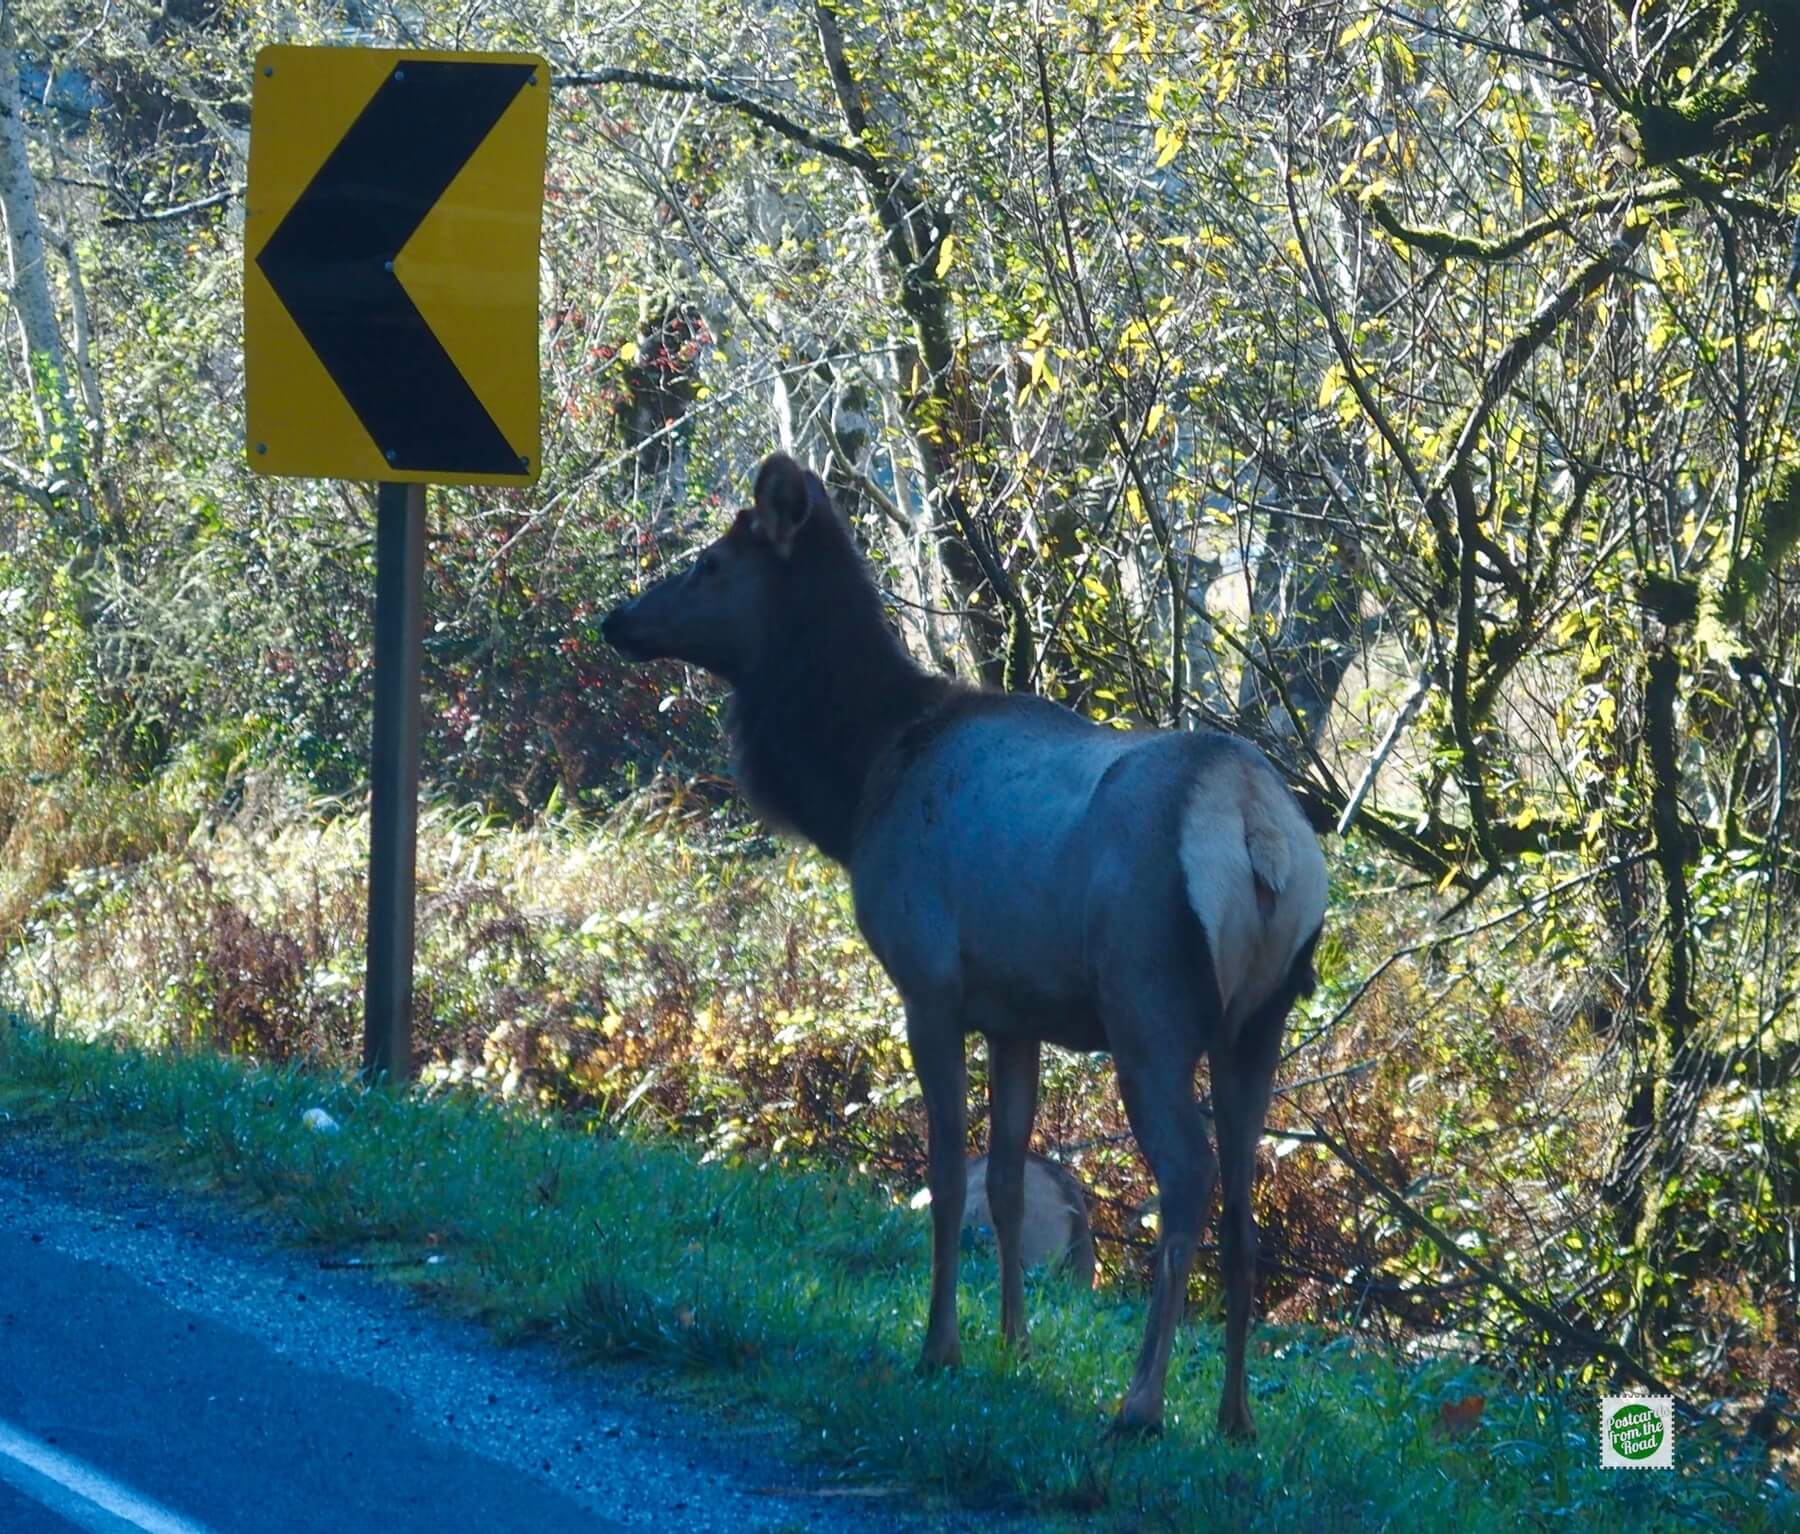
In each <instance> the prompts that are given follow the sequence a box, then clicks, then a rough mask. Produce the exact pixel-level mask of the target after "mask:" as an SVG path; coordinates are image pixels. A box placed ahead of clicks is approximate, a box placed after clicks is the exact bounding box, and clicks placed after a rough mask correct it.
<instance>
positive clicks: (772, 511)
mask: <svg viewBox="0 0 1800 1534" xmlns="http://www.w3.org/2000/svg"><path fill="white" fill-rule="evenodd" d="M807 478H808V476H807V473H806V470H805V469H803V468H801V467H800V465H799V464H797V463H795V462H794V460H793V459H792V458H790V457H788V455H787V454H786V453H776V454H775V455H774V456H773V457H772V458H770V459H768V461H767V462H765V463H764V464H763V466H762V467H761V468H760V469H758V470H757V471H756V497H755V501H754V503H753V504H752V506H751V508H750V527H751V530H752V531H754V532H755V533H756V534H757V535H758V536H759V537H761V538H763V539H765V540H767V542H768V543H769V545H770V546H771V547H772V548H773V549H774V550H775V552H776V553H777V554H779V555H780V556H781V557H782V558H783V559H786V558H787V557H788V556H789V555H790V554H792V553H793V552H794V537H795V535H796V534H797V533H798V532H799V531H800V529H801V528H802V527H804V526H805V525H806V519H807V518H808V517H809V516H811V515H812V494H811V491H810V488H809V487H808V485H807V482H806V481H807Z"/></svg>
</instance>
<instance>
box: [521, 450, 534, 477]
mask: <svg viewBox="0 0 1800 1534" xmlns="http://www.w3.org/2000/svg"><path fill="white" fill-rule="evenodd" d="M519 472H520V473H521V474H529V473H530V472H531V460H530V459H529V458H527V457H526V456H525V455H524V454H523V453H521V454H519Z"/></svg>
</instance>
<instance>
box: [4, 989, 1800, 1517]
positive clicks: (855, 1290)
mask: <svg viewBox="0 0 1800 1534" xmlns="http://www.w3.org/2000/svg"><path fill="white" fill-rule="evenodd" d="M0 1104H3V1105H4V1106H5V1107H6V1108H7V1110H8V1111H9V1112H10V1113H12V1114H13V1115H14V1116H15V1118H18V1119H20V1120H22V1121H25V1122H28V1123H33V1124H39V1125H42V1126H45V1127H47V1128H52V1129H55V1130H58V1131H60V1132H62V1133H71V1134H96V1135H103V1136H107V1137H111V1138H112V1139H113V1140H114V1141H115V1142H116V1141H117V1140H118V1138H119V1137H120V1136H121V1135H123V1136H125V1137H126V1138H128V1139H129V1141H130V1143H132V1144H134V1145H135V1146H137V1147H138V1148H139V1149H140V1150H142V1151H144V1152H145V1153H147V1154H149V1155H150V1156H152V1157H153V1158H154V1159H155V1160H156V1161H157V1162H158V1163H159V1164H160V1165H161V1166H163V1167H164V1168H165V1169H170V1170H174V1171H178V1172H181V1173H185V1174H188V1175H200V1176H203V1177H204V1178H206V1179H207V1180H208V1181H209V1182H211V1183H214V1184H216V1185H220V1186H223V1187H226V1188H229V1189H231V1190H235V1191H236V1192H237V1193H238V1194H239V1195H241V1196H243V1197H246V1198H248V1199H249V1200H250V1201H252V1202H254V1203H257V1204H262V1205H265V1206H268V1207H270V1208H272V1209H274V1210H275V1211H276V1212H277V1213H278V1214H279V1215H280V1216H281V1217H282V1219H283V1220H284V1221H286V1222H290V1225H291V1228H293V1229H295V1230H296V1231H297V1232H298V1234H299V1236H300V1237H301V1238H302V1239H304V1240H308V1241H314V1242H319V1243H329V1244H333V1245H338V1244H344V1243H350V1244H355V1245H359V1246H363V1247H367V1248H371V1249H374V1250H379V1251H383V1252H385V1253H388V1254H390V1255H392V1254H396V1253H398V1254H402V1255H407V1254H410V1255H416V1256H418V1257H419V1259H420V1265H419V1266H418V1267H417V1268H416V1269H410V1270H409V1269H394V1270H389V1271H396V1272H400V1273H404V1274H407V1275H408V1281H409V1282H413V1283H415V1284H416V1285H418V1286H419V1287H421V1288H423V1289H425V1290H427V1291H428V1292H429V1293H430V1294H431V1295H432V1296H433V1297H435V1298H436V1299H438V1300H439V1301H440V1302H442V1303H445V1304H447V1305H449V1306H452V1307H455V1308H457V1309H459V1310H461V1311H463V1312H465V1313H471V1314H475V1315H478V1316H480V1317H482V1318H483V1319H485V1320H487V1321H488V1322H489V1323H490V1324H491V1325H492V1326H493V1327H494V1328H495V1329H496V1331H497V1332H498V1333H500V1334H501V1335H502V1336H505V1337H513V1338H522V1337H532V1336H549V1337H552V1338H554V1339H556V1340H557V1341H558V1342H559V1343H560V1344H561V1345H564V1346H567V1347H569V1348H571V1349H574V1350H576V1351H578V1352H581V1353H584V1354H587V1355H590V1356H594V1357H601V1358H643V1359H650V1360H653V1361H655V1362H656V1363H658V1364H659V1365H661V1366H662V1367H663V1369H664V1371H665V1373H666V1374H667V1376H669V1377H670V1378H682V1379H685V1380H688V1381H700V1382H702V1383H703V1384H704V1387H705V1391H706V1393H707V1394H708V1395H709V1396H711V1397H713V1398H715V1399H717V1398H720V1397H724V1398H729V1399H731V1400H734V1401H737V1402H741V1403H760V1404H761V1405H763V1406H765V1407H767V1408H772V1409H773V1410H774V1411H776V1412H778V1413H780V1414H782V1415H784V1416H785V1417H786V1418H787V1419H789V1420H790V1421H791V1422H792V1423H793V1424H794V1426H795V1434H794V1442H795V1446H796V1448H797V1450H799V1451H800V1452H803V1453H805V1454H806V1455H808V1456H809V1457H813V1458H816V1459H819V1460H822V1461H824V1462H826V1463H827V1464H829V1465H830V1466H832V1467H835V1468H836V1469H837V1470H838V1471H839V1472H840V1473H841V1474H843V1475H844V1476H846V1477H848V1478H853V1479H871V1478H880V1479H883V1480H893V1479H902V1480H905V1481H908V1482H911V1483H913V1484H915V1485H917V1486H919V1487H920V1488H921V1489H928V1490H935V1491H939V1492H942V1493H944V1494H947V1495H948V1496H950V1497H952V1498H954V1499H956V1500H959V1501H962V1502H965V1503H969V1504H972V1505H990V1506H1000V1507H1007V1508H1012V1509H1018V1510H1032V1511H1036V1512H1039V1513H1045V1514H1050V1513H1057V1512H1062V1513H1067V1514H1069V1515H1070V1516H1071V1517H1073V1516H1074V1515H1076V1514H1084V1515H1086V1516H1084V1517H1083V1518H1082V1520H1081V1521H1082V1524H1083V1526H1084V1527H1091V1528H1103V1529H1109V1528H1115V1527H1116V1528H1121V1529H1123V1528H1137V1527H1152V1528H1157V1527H1167V1528H1211V1527H1232V1528H1242V1529H1256V1530H1262V1529H1269V1530H1290V1529H1291V1530H1315V1529H1330V1530H1334V1531H1357V1530H1380V1529H1396V1530H1406V1529H1427V1528H1429V1529H1434V1530H1438V1529H1446V1530H1455V1529H1482V1530H1489V1529H1512V1528H1527V1529H1570V1530H1589V1529H1601V1528H1620V1529H1631V1530H1634V1531H1652V1530H1664V1529H1667V1530H1675V1529H1681V1530H1691V1529H1695V1528H1702V1529H1705V1528H1744V1529H1753V1530H1755V1529H1770V1530H1773V1529H1791V1528H1793V1527H1795V1526H1796V1522H1797V1520H1800V1503H1797V1501H1796V1499H1794V1498H1793V1497H1791V1496H1788V1495H1786V1494H1783V1493H1780V1492H1770V1493H1767V1494H1766V1495H1765V1494H1764V1493H1762V1492H1759V1490H1758V1488H1757V1485H1756V1477H1755V1475H1754V1474H1752V1473H1750V1472H1747V1471H1737V1470H1733V1469H1731V1468H1730V1467H1729V1465H1728V1464H1727V1462H1726V1461H1725V1460H1724V1459H1723V1458H1722V1457H1721V1456H1718V1455H1715V1454H1709V1453H1703V1452H1702V1450H1701V1448H1700V1446H1699V1445H1698V1443H1697V1441H1696V1438H1695V1435H1694V1434H1693V1433H1692V1432H1689V1433H1687V1434H1685V1435H1684V1436H1683V1437H1682V1438H1681V1439H1679V1440H1678V1449H1677V1452H1678V1458H1679V1460H1680V1462H1681V1463H1683V1464H1684V1465H1685V1467H1686V1468H1685V1469H1684V1470H1683V1472H1682V1473H1679V1474H1674V1475H1668V1474H1660V1473H1617V1472H1603V1471H1601V1470H1599V1469H1598V1468H1597V1453H1596V1449H1595V1444H1594V1433H1593V1428H1594V1423H1593V1415H1594V1409H1593V1402H1592V1400H1591V1399H1590V1398H1586V1397H1583V1396H1579V1395H1567V1396H1564V1395H1559V1394H1557V1393H1554V1392H1549V1391H1544V1392H1535V1393H1534V1392H1523V1391H1519V1390H1516V1389H1509V1388H1507V1387H1506V1386H1505V1385H1504V1384H1502V1383H1501V1382H1500V1381H1498V1380H1496V1379H1494V1378H1493V1377H1491V1376H1489V1375H1486V1374H1483V1373H1482V1372H1481V1371H1478V1370H1476V1369H1474V1368H1472V1367H1470V1366H1468V1365H1466V1364H1459V1363H1455V1362H1447V1361H1443V1360H1438V1361H1431V1362H1415V1361H1407V1360H1396V1359H1395V1358H1392V1357H1390V1356H1387V1355H1385V1354H1382V1353H1380V1352H1372V1351H1369V1350H1366V1349H1363V1348H1359V1347H1358V1346H1355V1345H1353V1344H1352V1343H1351V1342H1350V1341H1349V1340H1347V1339H1344V1338H1333V1337H1331V1336H1329V1335H1327V1334H1321V1333H1318V1332H1313V1331H1306V1332H1301V1331H1292V1330H1288V1331H1279V1330H1277V1329H1274V1328H1270V1327H1266V1326H1265V1327H1261V1328H1259V1329H1258V1332H1257V1334H1256V1335H1257V1347H1256V1349H1255V1351H1254V1352H1253V1357H1252V1388H1253V1392H1254V1400H1255V1405H1256V1410H1257V1414H1258V1421H1259V1425H1260V1427H1261V1432H1262V1437H1261V1439H1260V1441H1259V1443H1258V1444H1257V1445H1256V1446H1254V1447H1250V1448H1246V1447H1240V1446H1236V1445H1231V1444H1227V1443H1224V1442H1222V1441H1221V1440H1220V1439H1219V1438H1218V1437H1217V1436H1216V1435H1215V1433H1214V1431H1213V1429H1212V1426H1211V1419H1212V1413H1213V1410H1214V1406H1215V1403H1216V1400H1217V1394H1218V1388H1219V1375H1220V1368H1221V1358H1220V1351H1219V1342H1220V1339H1219V1331H1218V1328H1217V1327H1216V1326H1214V1325H1210V1324H1200V1325H1196V1326H1193V1327H1190V1328H1186V1329H1184V1330H1183V1332H1182V1333H1181V1337H1180V1341H1179V1343H1178V1348H1177V1360H1176V1365H1175V1368H1174V1370H1173V1375H1172V1380H1171V1390H1170V1415H1169V1432H1168V1433H1167V1435H1166V1436H1165V1437H1164V1438H1162V1439H1161V1440H1160V1441H1155V1442H1151V1443H1146V1444H1123V1445H1119V1444H1112V1443H1109V1442H1107V1441H1105V1439H1104V1437H1103V1428H1104V1425H1105V1422H1106V1419H1107V1417H1108V1415H1109V1413H1110V1410H1111V1408H1112V1406H1113V1404H1114V1402H1115V1400H1116V1398H1117V1396H1118V1393H1119V1391H1120V1389H1121V1387H1122V1384H1123V1380H1124V1375H1125V1373H1126V1371H1127V1369H1128V1368H1129V1365H1130V1361H1131V1359H1132V1357H1133V1356H1134V1354H1135V1350H1136V1346H1137V1341H1138V1328H1139V1325H1140V1322H1141V1318H1142V1310H1141V1303H1140V1302H1139V1300H1138V1299H1136V1298H1120V1297H1117V1296H1116V1295H1112V1294H1107V1293H1101V1294H1093V1293H1089V1292H1087V1291H1083V1290H1080V1289H1078V1288H1075V1287H1073V1286H1071V1285H1068V1284H1065V1283H1063V1282H1060V1281H1056V1280H1046V1281H1044V1282H1042V1283H1040V1284H1038V1285H1037V1286H1036V1287H1035V1288H1034V1290H1033V1292H1032V1294H1031V1311H1032V1322H1033V1347H1032V1351H1031V1353H1030V1355H1029V1356H1028V1357H1027V1358H1026V1359H1024V1360H1023V1361H1021V1360H1018V1359H1015V1358H1013V1357H1011V1356H1008V1355H1007V1354H1005V1353H1004V1352H1002V1350H1001V1349H1000V1348H999V1347H998V1346H997V1344H996V1341H995V1336H994V1334H995V1329H996V1328H995V1314H996V1308H997V1307H996V1295H995V1292H994V1286H993V1283H992V1282H991V1277H990V1276H989V1272H988V1270H987V1267H986V1265H985V1264H982V1263H979V1262H976V1261H974V1260H971V1262H970V1264H969V1271H968V1273H967V1274H966V1275H965V1276H966V1279H967V1286H966V1288H965V1291H964V1311H963V1322H964V1346H965V1355H966V1358H967V1362H966V1364H965V1366H964V1367H963V1368H962V1369H961V1370H960V1371H958V1372H956V1373H954V1374H947V1375H937V1376H932V1377H921V1376H920V1375H918V1374H917V1373H916V1372H915V1371H914V1369H913V1367H912V1360H913V1355H914V1350H915V1348H916V1346H917V1343H918V1340H919V1337H920V1335H921V1325H922V1319H923V1316H922V1311H923V1298H924V1282H923V1278H924V1272H925V1265H926V1234H925V1229H924V1225H923V1222H922V1221H921V1220H920V1219H919V1217H918V1216H916V1215H913V1214H911V1213H910V1212H909V1211H907V1210H905V1209H902V1208H897V1207H894V1206H891V1205H888V1204H886V1203H884V1202H882V1201H880V1200H879V1199H878V1198H877V1197H876V1196H875V1195H874V1194H873V1193H872V1192H871V1191H869V1190H868V1189H867V1188H864V1187H858V1186H855V1185H851V1184H846V1183H845V1182H842V1181H840V1180H834V1179H832V1178H829V1177H826V1176H824V1175H822V1174H800V1173H792V1172H781V1171H757V1170H752V1169H746V1168H742V1167H729V1166H724V1165H720V1164H717V1163H714V1164H703V1163H702V1162H701V1161H700V1160H699V1159H698V1157H697V1156H696V1155H695V1154H693V1153H691V1152H690V1151H688V1150H686V1149H684V1148H682V1147H681V1146H679V1145H676V1144H673V1143H668V1142H661V1141H646V1140H644V1139H641V1138H636V1137H632V1136H623V1135H617V1134H613V1133H610V1132H603V1133H585V1134H584V1133H574V1132H570V1131H567V1130H562V1129H558V1128H556V1127H554V1126H553V1125H551V1124H549V1123H547V1122H545V1121H543V1120H540V1119H537V1118H533V1117H530V1116H527V1115H525V1114H523V1113H518V1112H509V1111H507V1110H505V1109H502V1108H498V1107H495V1106H493V1105H492V1104H489V1103H482V1102H478V1101H475V1100H472V1099H470V1098H467V1097H462V1096H440V1097H437V1098H435V1099H429V1098H421V1097H417V1096H411V1097H409V1096H398V1095H393V1094H389V1093H385V1092H364V1091H361V1090H359V1089H357V1088H356V1087H354V1086H352V1085H349V1084H347V1083H345V1082H343V1081H341V1080H339V1079H335V1078H330V1077H323V1076H319V1075H313V1074H308V1073H305V1072H302V1071H298V1070H281V1071H266V1070H246V1069H243V1068H242V1067H240V1066H237V1065H234V1064H232V1063H231V1062H229V1061H226V1060H222V1059H219V1058H216V1057H211V1056H193V1057H167V1056H153V1055H147V1054H143V1053H139V1052H136V1051H131V1050H123V1049H112V1048H107V1047H104V1046H97V1045H92V1044H85V1043H74V1042H68V1041H58V1040H53V1039H50V1038H48V1037H46V1036H45V1035H44V1034H43V1033H41V1032H39V1031H37V1030H35V1029H31V1028H28V1027H25V1026H23V1025H22V1024H17V1023H15V1024H12V1025H8V1024H7V1023H6V1022H4V1021H0ZM314 1106H322V1107H324V1108H325V1109H326V1110H327V1111H328V1112H330V1113H331V1114H332V1115H333V1117H334V1118H336V1120H337V1121H338V1123H339V1124H340V1126H341V1129H340V1132H339V1133H337V1134H318V1133H314V1132H312V1131H309V1130H308V1129H307V1128H306V1127H305V1126H304V1125H303V1123H302V1115H303V1114H304V1112H305V1110H306V1109H308V1108H310V1107H314ZM427 1254H431V1255H437V1256H441V1257H443V1258H445V1259H447V1260H445V1261H443V1262H441V1263H436V1264H431V1265H429V1266H427V1265H426V1264H425V1263H424V1260H423V1259H424V1257H425V1256H426V1255H427ZM1474 1392H1479V1393H1482V1394H1484V1395H1485V1396H1486V1397H1487V1406H1486V1409H1485V1411H1484V1413H1483V1414H1482V1416H1481V1418H1480V1421H1479V1423H1478V1424H1477V1425H1476V1426H1475V1428H1474V1429H1473V1431H1471V1432H1469V1433H1467V1434H1466V1435H1465V1436H1461V1437H1451V1436H1447V1435H1446V1434H1445V1432H1444V1430H1443V1428H1442V1426H1441V1422H1440V1417H1439V1408H1440V1406H1442V1405H1443V1404H1444V1403H1445V1402H1447V1401H1455V1400H1460V1399H1461V1398H1463V1397H1465V1396H1467V1395H1469V1394H1471V1393H1474Z"/></svg>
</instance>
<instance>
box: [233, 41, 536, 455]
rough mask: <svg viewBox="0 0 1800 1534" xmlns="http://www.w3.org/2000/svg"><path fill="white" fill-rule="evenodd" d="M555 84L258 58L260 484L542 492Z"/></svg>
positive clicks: (251, 439)
mask: <svg viewBox="0 0 1800 1534" xmlns="http://www.w3.org/2000/svg"><path fill="white" fill-rule="evenodd" d="M549 98H550V70H549V66H548V65H547V64H546V63H545V62H544V61H543V60H542V59H541V58H538V57H536V56H534V55H531V54H495V53H432V52H419V51H412V50H404V51H402V50H393V49H373V48H296V47H285V46H284V47H271V48H265V49H263V50H262V52H260V53H259V54H258V55H257V56H256V75H255V84H254V88H253V93H252V98H251V118H250V176H249V186H248V189H247V193H246V199H245V201H246V207H247V214H246V219H245V229H244V374H245V394H246V414H247V417H248V421H247V425H248V441H247V444H246V445H247V450H248V454H249V461H250V467H251V468H253V469H255V470H257V471H258V472H260V473H264V474H287V475H309V476H317V477H320V478H331V479H363V480H390V481H412V482H423V481H429V482H431V483H435V484H513V485H518V484H528V483H530V482H531V481H532V480H534V479H535V478H536V477H537V474H538V469H539V466H540V462H539V453H540V437H539V423H538V332H539V326H538V237H539V226H540V220H541V216H542V210H543V194H544V148H545V139H546V134H547V131H548V122H549Z"/></svg>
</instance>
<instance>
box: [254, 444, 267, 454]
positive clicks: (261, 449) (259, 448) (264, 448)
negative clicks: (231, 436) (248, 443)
mask: <svg viewBox="0 0 1800 1534" xmlns="http://www.w3.org/2000/svg"><path fill="white" fill-rule="evenodd" d="M256 450H257V452H259V453H266V452H268V450H269V444H268V443H266V442H259V443H257V444H256Z"/></svg>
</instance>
